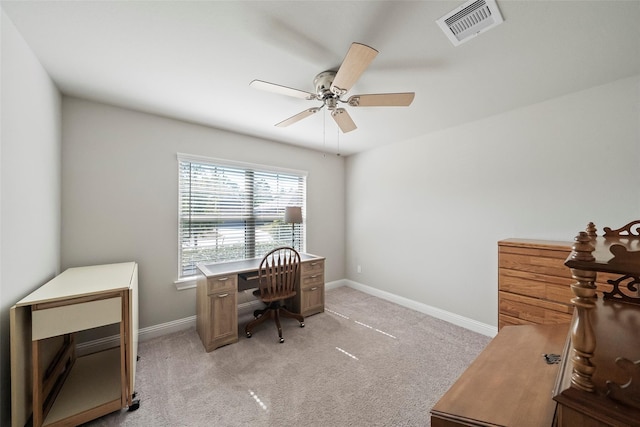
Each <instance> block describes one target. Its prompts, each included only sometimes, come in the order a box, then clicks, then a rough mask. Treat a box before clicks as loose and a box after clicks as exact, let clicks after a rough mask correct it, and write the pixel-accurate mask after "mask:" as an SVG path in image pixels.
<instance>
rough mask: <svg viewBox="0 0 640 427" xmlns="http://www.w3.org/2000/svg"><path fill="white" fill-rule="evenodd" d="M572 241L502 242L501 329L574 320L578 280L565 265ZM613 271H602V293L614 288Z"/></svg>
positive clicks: (499, 251)
mask: <svg viewBox="0 0 640 427" xmlns="http://www.w3.org/2000/svg"><path fill="white" fill-rule="evenodd" d="M571 245H572V243H571V242H561V241H550V240H533V239H506V240H501V241H499V242H498V330H500V329H502V327H504V326H506V325H538V324H558V323H568V322H570V321H571V316H572V314H573V304H572V303H571V299H572V298H573V297H574V295H573V293H572V292H571V284H572V283H574V282H575V279H573V278H572V277H571V271H570V270H569V268H567V266H566V265H565V261H566V259H567V257H568V256H569V254H570V253H571ZM614 278H615V275H613V274H610V273H603V274H599V275H598V278H597V282H596V286H597V290H598V291H599V292H603V291H609V290H611V285H610V284H609V283H608V282H607V281H608V280H610V279H614Z"/></svg>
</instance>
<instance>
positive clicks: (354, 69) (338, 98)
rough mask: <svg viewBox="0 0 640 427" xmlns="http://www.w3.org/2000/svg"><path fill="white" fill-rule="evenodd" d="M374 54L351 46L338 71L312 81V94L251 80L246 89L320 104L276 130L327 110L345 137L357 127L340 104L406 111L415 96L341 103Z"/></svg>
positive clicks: (361, 46) (380, 95)
mask: <svg viewBox="0 0 640 427" xmlns="http://www.w3.org/2000/svg"><path fill="white" fill-rule="evenodd" d="M377 54H378V51H377V50H375V49H374V48H372V47H369V46H367V45H364V44H362V43H352V44H351V47H350V48H349V51H348V52H347V55H346V56H345V58H344V60H343V61H342V64H341V65H340V68H339V69H338V71H331V70H329V71H323V72H321V73H320V74H318V75H317V76H316V77H315V79H313V85H314V86H315V89H316V91H315V93H312V92H306V91H303V90H299V89H293V88H290V87H287V86H282V85H278V84H275V83H269V82H265V81H262V80H253V81H252V82H251V83H249V86H251V87H254V88H256V89H261V90H266V91H269V92H274V93H279V94H281V95H288V96H293V97H296V98H302V99H306V100H310V101H321V102H322V104H321V105H320V106H317V107H312V108H309V109H306V110H304V111H302V112H300V113H298V114H296V115H294V116H291V117H289V118H288V119H286V120H283V121H281V122H280V123H277V124H276V126H278V127H286V126H289V125H292V124H294V123H296V122H298V121H300V120H302V119H304V118H306V117H309V116H311V115H312V114H315V113H317V112H318V111H320V110H321V109H322V108H323V107H327V110H329V111H331V116H332V117H333V119H334V120H335V121H336V123H337V125H338V127H339V128H340V130H342V132H344V133H347V132H351V131H352V130H355V129H356V128H357V126H356V124H355V123H354V122H353V120H352V119H351V116H350V115H349V113H348V112H347V110H345V109H344V108H341V107H338V105H339V103H344V104H348V105H349V106H351V107H407V106H409V105H411V102H413V98H414V97H415V93H414V92H402V93H377V94H363V95H352V96H350V97H349V98H347V99H343V96H345V95H346V93H347V92H348V91H349V89H351V87H352V86H353V85H354V84H355V82H356V81H357V80H358V79H359V78H360V75H362V73H363V72H364V70H366V69H367V67H368V66H369V64H371V62H372V61H373V59H374V58H375V57H376V55H377Z"/></svg>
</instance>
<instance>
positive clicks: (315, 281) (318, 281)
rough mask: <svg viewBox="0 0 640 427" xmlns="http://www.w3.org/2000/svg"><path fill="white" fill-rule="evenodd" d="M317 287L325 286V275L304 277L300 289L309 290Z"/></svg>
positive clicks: (317, 274)
mask: <svg viewBox="0 0 640 427" xmlns="http://www.w3.org/2000/svg"><path fill="white" fill-rule="evenodd" d="M315 286H324V274H323V273H316V274H311V275H308V276H302V280H301V281H300V288H302V289H308V288H311V287H315Z"/></svg>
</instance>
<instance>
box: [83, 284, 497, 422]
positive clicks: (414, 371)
mask: <svg viewBox="0 0 640 427" xmlns="http://www.w3.org/2000/svg"><path fill="white" fill-rule="evenodd" d="M325 307H326V311H325V312H324V313H321V314H317V315H314V316H309V317H308V318H307V319H305V323H306V327H305V328H300V327H299V326H298V323H297V322H296V321H295V320H290V319H285V320H284V321H283V335H284V338H285V342H284V343H283V344H280V343H278V334H277V330H276V328H275V326H274V325H273V323H272V322H267V323H265V324H264V325H263V326H261V327H259V328H257V329H256V330H255V331H254V334H253V337H252V338H251V339H247V338H245V337H244V334H243V328H244V324H245V323H246V321H248V320H250V319H242V321H241V323H240V325H239V329H240V341H239V342H238V343H237V344H231V345H228V346H225V347H222V348H219V349H217V350H215V351H213V352H211V353H206V352H205V351H204V348H203V347H202V344H201V343H200V340H199V338H198V335H197V333H196V331H195V329H189V330H187V331H184V332H179V333H175V334H171V335H167V336H164V337H160V338H157V339H154V340H151V341H147V342H143V343H141V344H140V348H139V354H140V358H141V359H140V361H139V362H138V371H137V377H136V391H137V392H138V397H139V398H140V402H141V403H140V408H139V409H138V410H137V411H134V412H127V411H124V410H123V411H121V412H116V413H113V414H111V415H108V416H106V417H103V418H101V419H99V420H96V421H94V422H92V423H90V424H88V425H91V426H120V425H122V426H145V427H147V426H248V425H252V426H367V427H369V426H428V425H430V422H429V418H430V416H429V411H430V409H431V407H432V406H433V405H434V404H435V403H436V402H437V401H438V399H439V398H440V397H441V396H442V394H443V393H444V392H445V391H446V390H447V389H448V388H449V386H450V385H451V384H453V382H454V381H455V380H456V379H457V378H458V376H459V375H460V374H461V373H462V372H463V371H464V370H465V368H466V367H467V366H468V365H469V364H470V363H471V362H472V361H473V359H474V358H475V357H476V356H477V355H478V354H479V353H480V351H481V350H482V349H483V348H484V347H485V346H486V344H487V343H488V342H489V338H488V337H486V336H483V335H480V334H477V333H474V332H471V331H469V330H466V329H463V328H460V327H458V326H455V325H452V324H450V323H447V322H444V321H441V320H438V319H435V318H433V317H430V316H427V315H425V314H422V313H419V312H416V311H413V310H410V309H407V308H404V307H401V306H399V305H396V304H393V303H391V302H388V301H385V300H382V299H379V298H376V297H373V296H370V295H367V294H364V293H362V292H359V291H356V290H354V289H351V288H347V287H341V288H337V289H332V290H329V291H327V293H326V304H325Z"/></svg>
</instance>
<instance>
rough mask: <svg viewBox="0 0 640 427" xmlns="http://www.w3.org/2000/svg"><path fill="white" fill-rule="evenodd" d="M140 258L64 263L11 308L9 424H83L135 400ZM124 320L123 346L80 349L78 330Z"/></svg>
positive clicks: (121, 325) (115, 323)
mask: <svg viewBox="0 0 640 427" xmlns="http://www.w3.org/2000/svg"><path fill="white" fill-rule="evenodd" d="M137 298H138V266H137V264H136V263H135V262H129V263H120V264H108V265H100V266H90V267H78V268H70V269H68V270H65V271H64V272H63V273H62V274H60V275H58V276H57V277H55V278H54V279H52V280H51V281H49V282H48V283H46V284H44V285H43V286H41V287H40V288H38V289H37V290H36V291H34V292H32V293H31V294H29V295H28V296H27V297H25V298H23V299H22V300H20V301H19V302H18V303H16V305H15V306H13V307H12V308H11V310H10V324H11V410H12V425H13V426H14V427H18V426H24V425H25V424H26V423H27V422H28V421H29V418H30V415H31V414H32V415H33V419H32V424H33V425H34V426H36V427H40V426H43V425H44V426H69V425H79V424H82V423H85V422H87V421H90V420H92V419H95V418H98V417H100V416H103V415H106V414H108V413H110V412H113V411H117V410H119V409H121V408H124V407H127V406H129V407H130V408H132V405H133V406H134V407H135V406H137V402H134V401H133V393H134V387H135V370H136V359H137V348H138V299H137ZM108 325H119V346H118V347H115V348H112V349H109V350H106V351H102V352H97V353H94V354H89V355H86V356H82V357H76V352H75V344H76V342H75V341H76V340H75V333H76V332H79V331H82V330H87V329H93V328H100V327H105V326H108Z"/></svg>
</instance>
